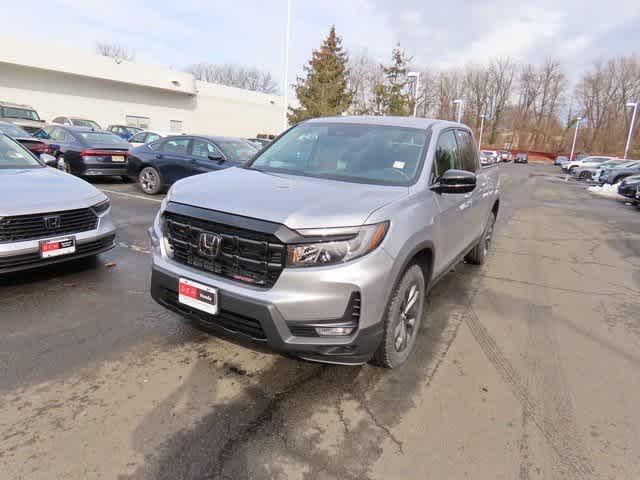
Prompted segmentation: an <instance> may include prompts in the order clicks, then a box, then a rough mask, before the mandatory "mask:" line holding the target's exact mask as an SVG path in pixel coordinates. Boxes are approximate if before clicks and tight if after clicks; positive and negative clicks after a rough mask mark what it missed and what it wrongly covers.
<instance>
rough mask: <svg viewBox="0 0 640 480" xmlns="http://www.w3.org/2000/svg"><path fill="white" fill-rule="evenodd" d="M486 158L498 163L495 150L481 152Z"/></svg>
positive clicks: (498, 158) (498, 156)
mask: <svg viewBox="0 0 640 480" xmlns="http://www.w3.org/2000/svg"><path fill="white" fill-rule="evenodd" d="M480 152H481V153H483V154H484V155H485V156H486V157H487V158H490V159H491V160H492V161H493V162H492V163H498V162H499V161H500V154H499V153H498V152H497V151H496V150H481V151H480Z"/></svg>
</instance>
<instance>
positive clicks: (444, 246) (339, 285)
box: [149, 117, 499, 368]
mask: <svg viewBox="0 0 640 480" xmlns="http://www.w3.org/2000/svg"><path fill="white" fill-rule="evenodd" d="M498 188H499V187H498V171H497V169H496V168H481V167H480V161H479V155H478V150H477V147H476V142H475V140H474V139H473V135H472V133H471V131H470V130H469V128H468V127H466V126H464V125H462V124H459V123H452V122H446V121H439V120H428V119H420V118H408V117H334V118H322V119H313V120H309V121H306V122H303V123H300V124H298V125H296V126H295V127H293V128H292V129H290V130H289V131H288V132H287V133H285V134H284V135H283V136H282V137H280V138H279V139H278V140H276V141H275V142H274V143H273V144H272V145H270V146H269V148H267V149H265V150H262V152H260V153H258V154H257V155H256V156H255V157H254V158H253V159H252V160H250V161H249V162H248V163H247V164H245V165H243V166H236V167H231V168H228V169H226V170H221V171H217V172H213V173H206V174H202V175H196V176H193V177H189V178H186V179H183V180H180V181H178V182H176V183H175V184H174V185H173V186H172V187H171V189H170V190H169V192H168V193H167V196H166V198H165V199H164V201H163V203H162V205H161V208H160V211H159V213H158V215H157V217H156V219H155V221H154V224H153V226H152V228H151V229H150V230H149V233H150V237H151V243H152V256H153V267H152V272H153V273H152V280H151V294H152V296H153V297H154V299H155V300H156V301H157V302H159V303H160V304H161V305H164V306H165V307H167V308H169V309H171V310H174V311H176V312H179V313H181V314H182V315H184V316H185V317H188V318H190V319H192V320H194V321H195V322H196V323H197V324H200V325H204V326H207V327H210V328H211V327H213V328H218V329H223V330H225V331H227V332H232V333H235V334H238V335H243V336H245V337H250V338H252V339H255V340H258V341H261V342H266V343H267V344H268V345H269V346H270V347H271V348H273V349H274V350H276V351H280V352H285V353H288V354H291V355H295V356H298V357H302V358H305V359H309V360H315V361H321V362H328V363H336V364H361V363H364V362H367V361H369V360H371V359H373V360H374V362H375V363H377V364H378V365H381V366H385V367H390V368H391V367H397V366H400V365H401V364H403V363H404V362H405V361H406V360H407V358H408V357H409V354H410V353H411V350H412V348H413V346H414V344H415V341H416V337H417V333H418V331H419V329H420V323H421V320H422V315H423V312H424V298H425V292H426V291H427V290H428V289H429V288H431V287H432V286H433V285H434V284H435V282H436V281H437V280H438V279H440V278H441V277H442V276H444V275H445V274H446V273H447V272H448V271H449V270H450V269H451V267H452V266H453V265H455V264H456V263H458V262H459V261H461V260H462V259H463V258H466V259H467V261H468V262H469V263H473V264H481V263H483V262H484V260H485V257H486V255H487V252H488V248H489V244H490V241H491V238H492V233H493V226H494V222H495V219H496V215H497V213H498V207H499V199H498Z"/></svg>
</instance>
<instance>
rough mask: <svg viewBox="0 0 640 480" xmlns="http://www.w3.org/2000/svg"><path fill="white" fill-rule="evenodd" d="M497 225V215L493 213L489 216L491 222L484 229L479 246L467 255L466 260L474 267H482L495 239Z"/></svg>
mask: <svg viewBox="0 0 640 480" xmlns="http://www.w3.org/2000/svg"><path fill="white" fill-rule="evenodd" d="M495 224H496V215H495V213H493V212H491V213H490V214H489V220H488V221H487V226H486V227H485V228H484V233H483V234H482V238H481V239H480V241H479V242H478V244H477V245H476V246H475V247H473V250H471V251H470V252H469V253H467V255H466V257H464V259H465V260H466V261H467V262H469V263H471V264H472V265H482V264H483V263H484V262H485V260H486V258H487V255H488V254H489V248H490V247H491V240H492V238H493V227H494V226H495Z"/></svg>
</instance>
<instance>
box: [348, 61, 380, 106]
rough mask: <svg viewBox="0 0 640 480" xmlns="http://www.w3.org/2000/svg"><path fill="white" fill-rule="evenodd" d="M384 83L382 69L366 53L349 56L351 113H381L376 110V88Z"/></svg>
mask: <svg viewBox="0 0 640 480" xmlns="http://www.w3.org/2000/svg"><path fill="white" fill-rule="evenodd" d="M382 82H384V71H383V70H382V67H381V66H380V64H379V63H378V62H376V61H375V60H374V59H373V58H371V57H370V56H369V55H368V54H367V52H366V51H365V52H361V53H359V54H356V55H349V89H350V90H351V92H352V94H353V97H352V102H351V108H350V109H349V112H350V113H352V114H355V115H364V114H372V113H375V112H377V111H379V109H378V108H376V95H375V86H376V85H379V84H381V83H382Z"/></svg>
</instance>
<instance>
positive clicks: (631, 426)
mask: <svg viewBox="0 0 640 480" xmlns="http://www.w3.org/2000/svg"><path fill="white" fill-rule="evenodd" d="M499 168H500V175H501V182H502V207H501V212H500V215H499V221H498V226H497V229H496V234H495V240H494V244H493V252H492V254H491V257H490V259H489V261H488V262H487V264H485V265H484V266H483V267H481V268H477V267H472V266H470V265H466V264H460V265H459V266H458V267H456V269H455V270H454V271H452V272H451V273H450V274H448V275H447V276H446V277H445V278H444V279H443V280H442V281H441V282H440V283H439V284H438V285H437V287H436V288H435V289H434V290H433V291H432V292H431V294H430V296H429V298H428V304H427V309H426V313H425V319H424V320H423V322H422V329H421V332H420V337H419V339H418V344H417V345H416V350H415V352H414V354H413V357H412V358H411V359H410V361H409V363H408V364H407V365H406V366H405V367H404V368H402V369H400V370H397V371H388V370H383V369H379V368H375V367H372V366H368V365H367V366H363V367H338V366H325V365H318V364H313V363H307V362H302V361H297V360H295V359H290V358H285V357H282V356H279V355H276V354H272V353H270V352H268V351H265V350H264V349H263V348H258V347H257V346H252V345H249V344H245V343H243V342H240V341H237V340H234V339H229V338H222V337H220V336H211V335H208V334H206V333H202V332H200V331H197V330H195V329H193V328H192V327H190V326H189V325H186V324H185V323H183V322H182V321H181V320H180V319H179V318H178V317H177V316H176V315H174V314H172V313H168V312H166V311H165V310H164V309H162V308H161V307H160V306H158V305H156V304H155V303H154V302H153V301H152V300H151V298H150V296H149V293H148V277H149V263H150V261H149V258H148V254H147V252H148V241H147V236H146V229H147V227H148V226H149V224H150V223H151V221H152V218H153V216H154V214H155V211H156V210H157V208H158V206H159V202H160V198H149V197H145V196H144V195H142V194H140V193H139V192H138V190H137V188H136V186H135V185H132V184H122V183H120V182H118V181H113V182H95V185H96V186H97V187H99V188H100V189H102V190H103V191H105V192H106V193H107V194H108V195H109V196H110V198H111V201H112V211H113V216H114V219H115V221H116V222H117V224H118V227H119V237H118V246H117V248H115V249H114V250H112V251H110V252H108V253H107V254H104V255H102V256H101V257H100V258H99V260H98V261H97V262H95V263H93V262H86V261H85V262H80V263H77V264H73V265H72V266H69V265H60V266H56V267H53V268H48V269H45V270H39V271H35V272H28V273H22V274H16V275H11V276H8V277H6V278H2V279H0V325H1V327H2V334H1V335H0V472H2V473H0V477H2V478H7V479H47V480H50V479H62V478H64V479H94V478H104V479H172V480H175V479H204V478H213V479H218V478H228V479H243V478H251V479H361V478H370V479H383V478H384V479H392V478H393V479H395V478H398V479H413V478H415V479H425V478H434V479H464V478H473V479H480V478H482V479H484V478H486V479H492V480H494V479H514V478H517V479H519V480H528V479H546V478H549V479H550V478H554V479H555V478H567V479H590V478H594V479H596V478H602V479H605V478H607V479H609V478H611V479H637V478H640V409H638V405H640V375H638V369H639V367H640V210H638V209H636V208H634V207H631V206H627V205H622V204H620V203H618V202H615V201H612V200H607V199H601V198H596V197H593V196H590V194H588V193H587V192H586V191H585V190H584V186H582V185H578V184H574V183H565V182H563V181H562V180H561V179H560V178H558V177H557V175H556V173H557V170H556V169H555V168H553V167H551V166H543V165H536V164H529V165H513V164H507V165H501V166H500V167H499ZM247 347H251V348H247Z"/></svg>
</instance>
